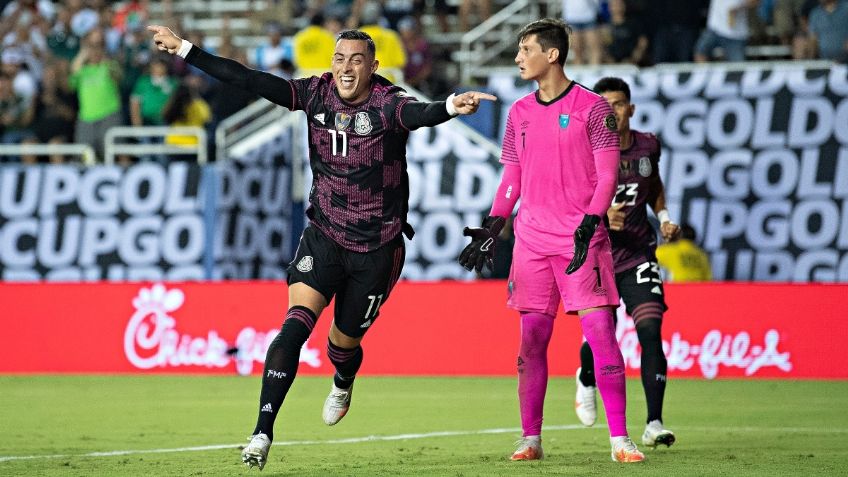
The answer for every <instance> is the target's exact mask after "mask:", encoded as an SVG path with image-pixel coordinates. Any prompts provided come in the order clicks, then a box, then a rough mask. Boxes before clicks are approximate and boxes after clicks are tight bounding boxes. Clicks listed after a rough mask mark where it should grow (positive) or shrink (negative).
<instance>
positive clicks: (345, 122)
mask: <svg viewBox="0 0 848 477" xmlns="http://www.w3.org/2000/svg"><path fill="white" fill-rule="evenodd" d="M350 120H351V117H350V114H345V113H336V122H335V125H336V131H344V130H345V129H347V127H348V126H350Z"/></svg>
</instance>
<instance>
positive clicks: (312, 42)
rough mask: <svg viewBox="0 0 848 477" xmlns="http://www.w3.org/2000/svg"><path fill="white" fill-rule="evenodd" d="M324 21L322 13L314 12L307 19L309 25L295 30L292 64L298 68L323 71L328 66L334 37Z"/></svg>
mask: <svg viewBox="0 0 848 477" xmlns="http://www.w3.org/2000/svg"><path fill="white" fill-rule="evenodd" d="M324 23H325V19H324V15H322V14H320V13H316V14H315V15H313V16H312V18H311V19H310V20H309V26H307V27H306V28H304V29H302V30H300V31H299V32H297V33H296V34H295V35H294V37H293V38H292V46H293V49H294V64H295V66H296V67H297V69H298V70H300V71H303V72H318V71H320V72H324V71H327V70H328V69H329V68H330V60H331V58H332V57H333V51H334V50H335V48H336V39H335V37H334V36H333V33H332V32H331V31H330V30H328V29H327V28H326V27H325V26H324Z"/></svg>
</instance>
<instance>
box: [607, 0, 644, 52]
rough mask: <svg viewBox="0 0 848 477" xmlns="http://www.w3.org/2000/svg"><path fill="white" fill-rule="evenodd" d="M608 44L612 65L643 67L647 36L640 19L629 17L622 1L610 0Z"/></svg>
mask: <svg viewBox="0 0 848 477" xmlns="http://www.w3.org/2000/svg"><path fill="white" fill-rule="evenodd" d="M609 6H610V43H609V46H608V47H607V52H608V53H609V56H610V58H611V59H612V62H613V63H630V64H634V65H644V64H645V60H646V53H647V51H648V34H647V31H646V30H645V24H644V21H643V20H642V19H638V18H635V17H630V16H629V15H628V12H627V5H626V2H625V1H624V0H610V3H609Z"/></svg>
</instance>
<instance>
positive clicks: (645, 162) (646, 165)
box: [639, 157, 654, 177]
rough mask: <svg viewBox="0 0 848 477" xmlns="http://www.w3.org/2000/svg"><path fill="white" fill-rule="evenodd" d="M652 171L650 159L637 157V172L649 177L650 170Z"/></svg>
mask: <svg viewBox="0 0 848 477" xmlns="http://www.w3.org/2000/svg"><path fill="white" fill-rule="evenodd" d="M653 171H654V168H653V167H652V166H651V160H650V159H648V158H647V157H640V158H639V174H640V175H641V176H642V177H650V176H651V172H653Z"/></svg>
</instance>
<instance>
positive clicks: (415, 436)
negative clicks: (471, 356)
mask: <svg viewBox="0 0 848 477" xmlns="http://www.w3.org/2000/svg"><path fill="white" fill-rule="evenodd" d="M577 429H589V428H587V427H584V426H582V425H580V424H566V425H561V426H545V428H544V430H545V431H570V430H577ZM597 429H602V427H598V428H597ZM675 429H682V430H687V431H697V432H710V431H715V430H716V429H718V428H716V427H686V426H682V427H675ZM722 431H723V432H728V431H731V432H732V431H737V432H786V433H801V432H808V433H813V434H846V433H848V429H822V428H819V427H724V428H722ZM519 432H521V428H519V427H510V428H501V429H481V430H478V431H440V432H426V433H422V434H396V435H393V436H365V437H348V438H345V439H330V440H324V441H318V440H308V441H282V442H275V443H273V444H271V445H272V446H305V445H322V444H357V443H360V442H381V441H399V440H404V439H427V438H430V437H454V436H474V435H482V434H512V433H519ZM241 447H244V444H218V445H210V446H194V447H174V448H170V449H141V450H119V451H103V452H88V453H85V454H51V455H13V456H3V457H0V462H9V461H13V460H28V459H62V458H69V457H112V456H119V455H135V454H164V453H168V452H201V451H208V450H220V449H238V448H241Z"/></svg>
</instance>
